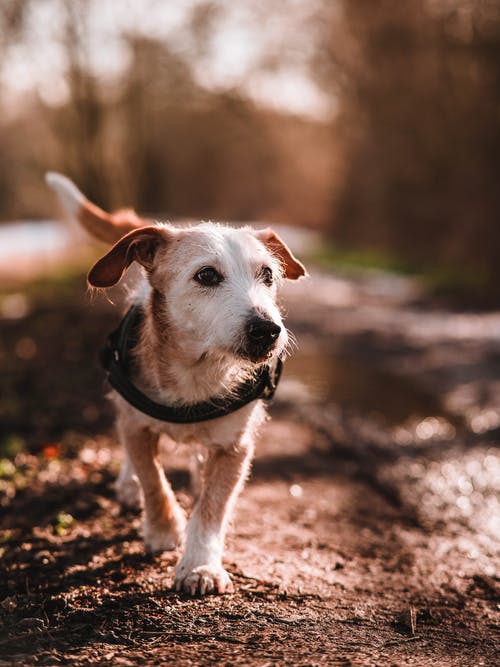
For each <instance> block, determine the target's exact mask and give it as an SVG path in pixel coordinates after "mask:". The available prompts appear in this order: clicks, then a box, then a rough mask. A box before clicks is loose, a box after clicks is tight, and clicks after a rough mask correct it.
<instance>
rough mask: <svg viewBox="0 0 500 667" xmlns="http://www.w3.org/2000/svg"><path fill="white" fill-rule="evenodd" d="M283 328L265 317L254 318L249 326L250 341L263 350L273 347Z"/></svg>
mask: <svg viewBox="0 0 500 667" xmlns="http://www.w3.org/2000/svg"><path fill="white" fill-rule="evenodd" d="M280 331H281V327H280V326H278V325H277V324H276V323H275V322H272V321H271V320H265V319H264V318H263V317H252V319H251V320H249V322H248V324H247V336H248V339H249V340H250V341H251V342H252V343H254V344H255V345H258V346H259V347H261V348H266V347H271V345H272V344H273V343H274V341H275V340H276V339H277V338H278V336H279V335H280Z"/></svg>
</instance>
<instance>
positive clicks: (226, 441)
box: [47, 173, 306, 595]
mask: <svg viewBox="0 0 500 667" xmlns="http://www.w3.org/2000/svg"><path fill="white" fill-rule="evenodd" d="M47 182H48V184H49V185H50V187H52V188H53V189H54V190H55V192H56V193H57V195H58V196H59V198H60V199H61V201H62V203H63V205H64V206H65V208H66V209H67V211H68V213H69V214H70V215H71V216H72V217H73V218H75V219H76V220H78V221H79V223H80V224H81V225H82V226H83V227H84V228H85V229H87V230H88V231H89V232H90V233H91V234H92V235H94V236H95V237H97V238H98V239H100V240H102V241H105V242H107V243H114V245H113V247H112V248H111V249H110V250H109V252H108V253H107V254H106V255H104V256H103V257H102V258H101V259H99V261H98V262H97V263H96V264H95V265H94V266H93V267H92V269H91V270H90V272H89V274H88V282H89V284H90V285H91V286H93V287H97V288H107V287H111V286H112V285H115V284H116V283H117V282H118V281H119V280H120V278H121V277H122V275H123V274H124V272H125V271H126V269H127V267H128V266H129V265H130V264H131V263H132V262H137V263H138V264H140V265H141V266H142V267H143V271H142V272H143V280H142V283H141V284H140V285H139V286H138V287H137V289H136V291H135V293H134V295H133V296H132V305H131V308H130V310H129V311H128V313H127V315H126V316H125V318H124V320H123V321H122V324H121V326H120V328H119V330H118V331H117V332H115V333H114V335H113V336H111V338H110V342H109V344H108V349H107V351H106V353H105V354H104V355H103V356H104V364H105V366H106V368H107V369H108V374H109V375H108V377H109V380H110V383H111V385H112V387H113V392H112V398H113V401H114V404H115V407H116V415H117V417H116V419H117V431H118V435H119V437H120V439H121V442H122V444H123V446H124V449H125V459H124V463H123V466H122V469H121V472H120V475H119V478H118V481H117V491H118V498H119V499H120V501H121V502H122V503H123V504H125V505H129V506H131V505H132V506H134V505H138V504H139V502H140V499H141V489H142V498H143V504H144V524H143V526H144V527H143V530H144V541H145V545H146V548H147V549H149V550H151V551H154V552H157V551H163V550H167V549H175V548H176V547H177V545H180V544H184V554H183V556H182V558H181V559H180V561H179V563H178V565H177V569H176V574H175V582H174V585H175V588H176V590H178V591H183V592H185V593H189V594H191V595H196V594H201V595H204V594H206V593H224V592H227V591H230V590H232V583H231V579H230V577H229V574H228V573H227V572H226V570H225V569H224V568H223V567H222V553H223V547H224V537H225V532H226V526H227V522H228V518H229V515H230V512H231V508H232V506H233V504H234V502H235V500H236V497H237V495H238V493H239V491H240V489H241V487H242V485H243V483H244V481H245V478H246V477H247V475H248V472H249V467H250V463H251V459H252V455H253V451H254V440H255V435H256V432H257V429H258V427H259V425H260V424H261V423H262V422H263V420H264V419H265V416H266V408H265V400H264V399H265V398H268V397H269V396H270V395H271V394H272V392H273V391H274V387H275V383H276V381H277V374H278V370H279V367H280V365H281V359H282V358H283V356H284V354H285V351H286V349H287V344H288V334H287V331H286V329H285V327H284V326H283V322H282V319H281V315H280V311H279V309H278V306H277V304H276V293H277V290H278V288H279V286H280V284H281V283H282V281H283V279H289V280H297V279H298V278H300V277H301V276H304V275H306V270H305V268H304V266H303V265H302V264H301V263H300V262H299V261H298V260H297V259H296V258H295V257H294V256H293V254H292V253H291V251H290V250H289V248H288V247H287V246H286V245H285V243H284V242H283V241H282V240H281V239H280V238H279V236H278V235H277V234H276V233H275V232H274V231H273V230H271V229H264V230H259V231H256V230H253V229H251V228H249V227H244V228H238V229H235V228H232V227H229V226H223V225H219V224H213V223H201V224H197V225H193V226H189V227H174V226H172V225H167V224H157V223H154V222H153V221H148V220H144V219H141V218H139V217H138V216H137V215H136V214H135V213H134V212H133V211H130V210H122V211H118V212H116V213H114V214H108V213H106V212H104V211H102V210H101V209H99V208H98V207H97V206H95V205H94V204H92V203H91V202H90V201H88V200H87V199H86V198H85V197H84V195H83V194H82V193H81V192H80V191H79V190H78V188H77V187H76V186H75V185H74V183H72V182H71V181H70V180H69V179H68V178H66V177H65V176H62V175H60V174H55V173H49V174H48V175H47ZM160 436H166V437H168V438H170V439H171V440H173V441H175V442H178V443H185V444H189V445H193V446H194V445H200V444H201V445H203V446H204V447H205V448H206V450H207V454H206V460H205V462H204V466H203V470H202V474H201V480H202V483H201V489H200V493H199V497H198V500H197V502H196V505H195V507H194V510H193V512H192V515H191V518H190V519H189V522H188V523H186V518H185V515H184V512H183V510H182V509H181V507H180V506H179V504H178V503H177V500H176V498H175V495H174V493H173V491H172V488H171V486H170V484H169V482H168V481H167V479H166V477H165V474H164V470H163V467H162V465H161V463H160V460H159V451H158V444H159V439H160ZM139 485H140V486H139Z"/></svg>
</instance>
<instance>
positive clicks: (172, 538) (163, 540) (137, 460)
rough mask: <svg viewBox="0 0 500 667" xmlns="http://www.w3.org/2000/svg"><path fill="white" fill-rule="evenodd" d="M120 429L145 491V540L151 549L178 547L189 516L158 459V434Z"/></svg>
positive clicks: (148, 431) (142, 430)
mask: <svg viewBox="0 0 500 667" xmlns="http://www.w3.org/2000/svg"><path fill="white" fill-rule="evenodd" d="M119 431H120V434H121V438H122V441H123V444H124V446H125V448H126V451H127V454H128V456H129V457H130V462H131V463H132V466H133V468H134V471H135V473H136V475H137V477H138V478H139V482H140V484H141V487H142V491H143V495H144V523H143V525H144V542H145V545H146V549H148V550H149V551H152V552H158V551H165V550H170V549H175V547H176V546H177V545H178V544H179V543H180V542H181V541H182V538H183V535H184V529H185V525H186V519H185V517H184V512H183V511H182V509H181V508H180V506H179V504H178V503H177V500H176V498H175V495H174V492H173V491H172V487H171V486H170V484H169V483H168V481H167V478H166V477H165V473H164V471H163V467H162V466H161V463H160V461H159V460H158V440H159V438H158V436H157V434H155V433H152V432H151V431H150V430H149V429H146V428H142V429H134V428H127V427H125V426H124V425H121V428H120V425H119Z"/></svg>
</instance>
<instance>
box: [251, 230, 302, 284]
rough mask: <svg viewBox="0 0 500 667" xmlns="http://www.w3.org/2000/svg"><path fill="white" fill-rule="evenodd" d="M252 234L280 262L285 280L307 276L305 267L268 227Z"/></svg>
mask: <svg viewBox="0 0 500 667" xmlns="http://www.w3.org/2000/svg"><path fill="white" fill-rule="evenodd" d="M254 234H255V236H256V237H257V238H258V239H259V241H261V242H262V243H263V244H264V245H265V246H266V248H268V250H270V251H271V253H272V254H273V255H275V256H276V257H277V258H278V259H279V260H280V262H281V264H282V265H283V269H284V273H285V278H287V279H288V280H298V278H300V277H302V276H307V275H308V273H307V270H306V267H305V266H304V265H303V264H302V262H299V260H298V259H297V258H296V257H294V256H293V254H292V251H291V250H290V248H289V247H288V246H287V245H286V243H285V242H284V241H283V240H282V239H280V237H279V236H278V235H277V234H276V232H275V231H273V230H272V229H271V228H270V227H268V228H267V229H259V230H258V231H256V232H254Z"/></svg>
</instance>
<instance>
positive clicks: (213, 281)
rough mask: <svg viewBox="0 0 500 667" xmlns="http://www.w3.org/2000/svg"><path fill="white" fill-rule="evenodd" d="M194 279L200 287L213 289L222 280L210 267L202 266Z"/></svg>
mask: <svg viewBox="0 0 500 667" xmlns="http://www.w3.org/2000/svg"><path fill="white" fill-rule="evenodd" d="M194 279H195V280H196V282H197V283H200V285H205V287H214V286H215V285H218V284H219V283H221V282H222V280H223V278H222V276H221V274H220V273H219V272H218V271H216V270H215V269H214V268H213V267H212V266H204V267H203V268H202V269H200V270H199V271H198V273H197V274H196V275H195V276H194Z"/></svg>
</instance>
